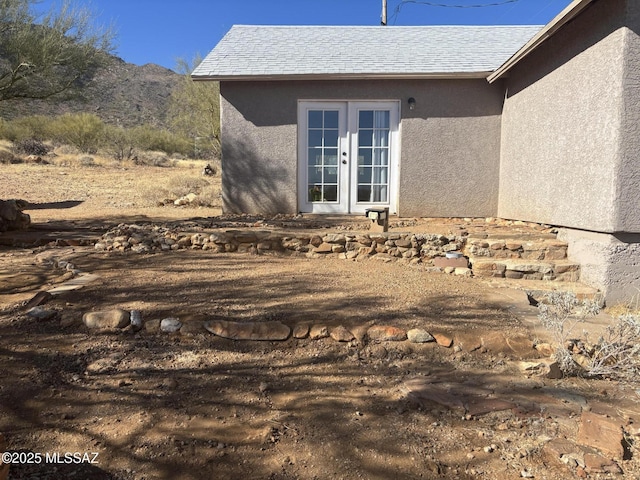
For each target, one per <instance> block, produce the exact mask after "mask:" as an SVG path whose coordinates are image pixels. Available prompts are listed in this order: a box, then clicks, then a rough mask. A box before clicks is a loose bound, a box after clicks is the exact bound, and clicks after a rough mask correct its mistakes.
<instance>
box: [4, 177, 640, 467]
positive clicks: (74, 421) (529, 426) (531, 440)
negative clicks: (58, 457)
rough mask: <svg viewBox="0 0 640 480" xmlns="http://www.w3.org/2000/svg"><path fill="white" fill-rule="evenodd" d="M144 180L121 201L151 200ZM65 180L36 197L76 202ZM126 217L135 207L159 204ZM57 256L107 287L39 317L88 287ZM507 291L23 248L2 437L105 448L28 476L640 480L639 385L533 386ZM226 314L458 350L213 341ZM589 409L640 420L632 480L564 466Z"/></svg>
mask: <svg viewBox="0 0 640 480" xmlns="http://www.w3.org/2000/svg"><path fill="white" fill-rule="evenodd" d="M39 168H43V167H39ZM89 170H90V169H89ZM158 170H159V171H158ZM143 171H144V173H145V179H146V178H147V177H150V178H149V179H148V181H149V182H153V181H155V182H160V181H163V180H162V178H163V177H162V175H166V172H167V170H164V169H156V171H154V170H153V169H148V170H147V169H144V170H141V171H138V172H131V173H132V175H133V176H134V177H135V176H138V177H140V178H141V175H140V174H141V172H143ZM49 172H50V171H49ZM35 173H42V171H40V170H28V171H27V173H25V174H22V173H20V172H19V171H18V170H17V169H16V172H15V175H14V176H12V177H11V178H9V181H8V183H7V184H8V185H11V188H12V191H11V194H10V195H7V196H21V197H25V196H26V195H24V194H22V193H29V192H33V191H35V190H33V189H34V184H33V182H35V181H37V177H38V176H37V175H35ZM112 174H113V172H112ZM12 175H13V174H12ZM21 175H23V176H21ZM70 175H87V176H88V178H89V179H90V181H89V180H87V181H86V184H83V185H85V186H87V185H88V186H90V187H91V190H88V191H87V192H88V193H87V198H100V195H101V193H99V192H100V191H103V189H105V190H106V189H107V188H109V187H108V186H107V185H104V184H103V183H102V182H108V179H109V178H110V177H109V176H108V175H104V176H103V175H95V176H92V175H91V172H86V171H85V172H77V173H71V172H69V173H68V175H67V176H70ZM127 175H128V174H127ZM154 175H157V176H155V177H154ZM125 176H126V175H125ZM21 178H22V179H24V180H25V183H21V181H20V179H21ZM27 179H28V181H26V180H27ZM123 181H124V180H123ZM145 181H146V180H145ZM30 182H31V183H30ZM125 185H126V182H125V183H122V184H121V187H120V188H121V190H120V191H119V192H118V195H119V196H120V197H128V196H130V197H131V198H134V197H135V195H136V194H135V192H132V191H131V190H126V189H125ZM132 185H133V186H132V187H129V188H134V190H135V188H136V187H135V186H136V185H137V184H136V183H135V182H133V183H132ZM49 188H53V186H47V187H46V188H44V187H43V191H46V192H47V193H46V194H43V195H42V196H41V197H37V198H36V199H35V200H34V199H29V200H30V201H39V202H45V201H62V200H70V199H72V197H71V196H70V194H69V193H68V192H61V193H54V191H53V190H49ZM87 188H89V187H87ZM94 189H95V190H94ZM73 198H79V197H73ZM105 198H106V197H105ZM134 203H135V202H134ZM103 207H104V204H103V203H100V202H97V203H95V204H91V205H89V202H88V201H87V202H84V203H83V206H77V207H74V208H83V209H84V210H78V211H77V212H78V213H76V214H74V215H75V218H76V219H77V221H78V222H84V221H96V222H97V223H99V222H98V220H99V219H100V216H101V213H102V212H104V210H103ZM105 208H106V207H105ZM119 208H120V213H119V214H120V215H125V216H129V215H131V216H136V215H140V214H141V213H142V214H145V215H146V214H147V213H149V211H147V210H145V208H144V207H140V208H137V207H127V208H124V207H119ZM149 208H151V207H149ZM153 208H159V207H153ZM71 211H73V209H69V210H67V213H69V212H71ZM176 211H177V212H182V213H181V214H182V215H183V216H186V217H191V216H199V215H192V213H194V211H193V210H191V211H190V210H185V209H182V210H180V209H172V208H168V207H164V208H163V209H160V210H159V211H158V214H157V215H156V214H154V215H153V216H154V217H162V218H167V217H172V216H174V217H175V216H177V215H178V214H177V213H176ZM41 212H44V210H42V211H41ZM50 213H52V214H53V215H51V218H56V219H58V220H60V219H63V218H64V216H63V213H64V212H58V211H57V210H56V211H55V212H54V211H53V210H52V211H51V212H50ZM35 218H36V219H37V221H39V222H44V221H45V220H46V219H47V218H45V217H44V216H43V217H38V216H35ZM92 218H93V220H91V219H92ZM51 259H55V260H64V261H67V262H71V263H72V264H73V266H74V267H75V268H76V269H79V270H81V271H83V272H90V273H92V274H96V275H98V276H99V279H98V280H97V281H95V282H92V283H89V284H87V285H85V286H84V287H83V288H82V289H80V290H77V291H74V292H67V293H65V294H63V295H60V296H56V297H54V298H53V299H52V300H50V301H49V302H48V303H46V304H45V305H43V307H44V308H46V309H48V310H51V311H55V316H54V317H53V318H52V319H50V320H37V319H34V318H31V317H29V316H28V315H26V310H25V308H24V307H22V304H23V302H24V301H25V300H27V299H29V298H31V297H32V296H33V295H34V294H35V293H36V292H37V291H39V290H41V289H46V288H50V287H51V286H54V285H59V284H60V283H62V282H64V281H66V280H68V279H69V274H68V271H67V270H65V269H61V268H54V267H53V266H52V265H51V264H50V263H48V260H51ZM487 289H488V287H487V286H486V285H485V284H483V283H480V282H479V281H477V280H475V279H472V278H465V277H455V276H449V275H444V274H437V273H428V272H425V271H424V270H423V269H419V268H411V267H409V266H406V265H400V264H396V263H392V264H385V263H380V262H362V263H360V262H348V261H344V260H338V259H323V260H317V259H314V260H310V259H304V258H290V257H278V256H270V255H260V256H256V255H249V254H213V253H209V252H204V251H189V250H185V251H176V252H166V253H156V254H149V255H136V254H132V253H126V254H108V253H103V252H95V251H94V250H93V249H91V248H88V247H65V248H59V247H58V248H37V249H26V250H25V249H18V248H6V247H3V248H2V249H1V250H0V372H3V373H2V382H1V383H0V432H2V433H4V435H5V436H6V438H7V441H8V447H9V449H10V450H11V451H22V452H24V453H27V452H31V453H32V454H35V453H42V454H43V455H44V454H45V453H55V452H57V453H62V454H63V457H62V458H63V459H64V453H65V452H79V453H89V454H90V458H89V459H88V460H91V459H93V452H95V453H97V454H98V455H97V457H96V458H95V460H96V462H97V463H90V462H89V461H83V462H81V463H76V462H73V461H72V462H70V463H64V461H60V462H57V463H55V464H54V463H40V464H35V465H33V464H32V465H24V464H23V465H16V464H14V465H13V466H12V467H11V476H10V478H18V479H33V480H36V479H59V478H70V479H88V478H91V479H94V478H95V479H122V480H130V479H131V480H132V479H137V480H142V479H185V480H195V479H211V478H216V479H218V478H219V479H226V478H228V479H237V478H247V479H314V478H315V479H326V478H340V479H359V478H366V479H389V478H402V479H405V478H406V479H414V478H416V479H417V478H426V479H438V478H446V479H472V478H473V479H475V478H487V479H497V478H500V479H517V478H536V479H559V478H574V477H576V476H577V475H583V476H585V477H584V478H610V477H611V478H629V479H631V478H638V476H639V475H640V468H639V465H638V462H637V460H636V455H635V447H634V445H633V441H634V438H635V437H634V434H635V433H640V432H636V429H635V428H634V424H633V419H634V418H639V416H640V409H638V407H637V400H638V397H637V393H636V390H635V388H634V386H633V385H623V384H618V383H615V382H608V381H586V380H581V379H575V378H569V379H559V380H551V379H545V378H541V377H537V376H533V375H532V376H526V375H524V374H523V373H521V371H520V370H519V369H518V361H519V360H521V359H523V358H527V359H535V357H536V352H535V351H534V350H533V349H532V348H531V345H532V342H533V335H532V334H531V333H530V330H529V329H527V328H526V327H525V326H524V325H523V324H522V322H521V321H520V319H519V318H517V317H516V316H514V315H513V314H512V313H511V312H510V311H509V310H508V309H506V308H505V305H503V304H500V303H497V302H495V301H491V300H488V298H492V297H491V295H489V294H488V291H487ZM105 308H123V309H126V310H131V309H138V310H140V311H141V312H142V314H143V318H144V319H145V320H150V319H160V318H165V317H178V318H180V319H181V321H183V322H184V323H185V324H188V325H189V326H190V328H188V329H184V330H183V331H182V333H181V334H167V333H151V332H147V331H145V330H142V331H140V332H137V333H136V332H134V331H132V330H131V328H126V329H124V330H121V331H120V330H118V331H102V332H99V333H93V332H90V331H89V330H87V329H86V328H85V327H83V326H81V325H80V321H81V317H82V314H83V313H85V312H87V311H91V310H101V309H105ZM211 318H222V319H226V320H232V321H233V320H235V321H257V322H262V321H281V322H283V323H285V324H287V325H289V326H291V327H295V326H296V325H301V324H312V325H325V326H327V327H330V328H331V327H337V326H340V325H341V326H344V327H345V328H347V329H349V330H351V331H355V332H364V331H365V330H366V327H368V326H371V325H386V326H394V327H399V328H402V329H404V330H408V329H411V328H423V329H425V330H428V331H429V332H432V333H442V334H445V335H447V336H449V337H451V338H453V340H454V343H453V346H452V347H451V348H445V347H443V346H439V345H437V344H436V343H435V342H431V343H424V344H418V343H412V342H410V341H407V340H405V341H382V342H380V341H373V340H371V339H367V337H362V336H360V337H359V338H357V339H356V340H354V341H351V342H337V341H335V340H333V339H332V338H321V339H316V340H312V339H310V338H303V339H295V338H289V339H288V340H286V341H284V342H243V341H234V340H227V339H224V338H221V337H217V336H215V335H212V334H211V333H209V332H207V331H206V330H204V329H203V328H202V327H201V325H202V323H201V322H202V320H203V319H211ZM584 412H591V413H594V414H598V415H603V414H608V415H609V417H610V418H623V419H624V420H625V422H626V423H625V432H626V435H625V438H626V441H628V442H629V445H627V447H626V453H625V454H624V456H625V459H622V458H616V459H615V463H614V462H609V464H607V465H609V467H610V469H611V470H614V469H615V467H614V466H613V465H617V466H618V467H620V468H621V469H622V471H623V472H624V473H623V474H621V475H620V474H618V475H614V474H613V473H610V472H607V471H606V469H605V465H604V464H603V461H600V464H598V465H599V466H600V467H602V468H601V470H602V472H600V473H598V472H597V471H595V468H594V465H595V464H594V463H593V462H591V463H590V465H591V466H590V467H589V468H590V470H589V469H588V468H586V467H587V466H586V465H585V466H584V467H583V466H582V465H584V461H585V458H584V452H583V451H581V452H582V457H580V458H578V459H577V460H575V459H573V460H572V458H573V457H570V456H567V455H565V461H564V462H562V461H560V460H559V458H553V457H554V455H555V453H554V452H556V450H558V449H560V450H562V448H565V449H571V448H574V447H572V446H569V447H567V446H566V445H565V447H562V448H561V447H557V442H558V441H564V442H568V443H569V444H571V443H573V445H574V446H575V440H576V439H577V438H578V437H579V428H580V426H581V418H582V416H583V415H584ZM583 440H584V439H583ZM585 441H586V440H585ZM554 442H555V443H554ZM583 443H584V442H583ZM595 452H596V450H594V453H595ZM564 453H565V454H566V453H572V452H564ZM600 453H601V454H602V452H600ZM601 456H602V458H605V460H606V459H607V458H614V457H615V453H604V454H602V455H601ZM558 457H559V455H558ZM578 457H579V455H578ZM85 460H87V459H85ZM596 463H597V462H596ZM604 463H607V462H606V461H605V462H604ZM609 467H607V468H609Z"/></svg>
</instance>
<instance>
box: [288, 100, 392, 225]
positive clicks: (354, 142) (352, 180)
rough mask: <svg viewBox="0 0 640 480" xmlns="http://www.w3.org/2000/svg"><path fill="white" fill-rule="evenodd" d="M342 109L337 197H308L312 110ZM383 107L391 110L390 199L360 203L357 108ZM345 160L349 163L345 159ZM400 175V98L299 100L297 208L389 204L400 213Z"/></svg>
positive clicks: (360, 209) (361, 208) (337, 209)
mask: <svg viewBox="0 0 640 480" xmlns="http://www.w3.org/2000/svg"><path fill="white" fill-rule="evenodd" d="M318 109H330V110H338V111H339V119H340V122H339V140H338V157H339V158H338V167H339V168H338V185H339V188H338V201H337V202H322V203H320V202H312V201H309V192H308V191H307V190H308V188H307V186H308V181H307V178H308V165H307V161H308V158H307V155H308V149H307V141H308V138H307V135H308V112H309V110H318ZM373 109H382V110H389V112H390V139H389V144H390V150H389V157H390V158H389V171H388V176H389V177H388V185H389V193H388V195H389V196H388V199H389V202H388V203H358V202H357V182H358V162H357V159H358V138H357V135H358V129H357V126H358V111H359V110H373ZM344 162H346V163H344ZM399 178H400V101H398V100H379V101H378V100H362V101H354V100H299V101H298V210H299V211H301V212H307V213H320V214H322V213H336V214H363V213H364V212H365V210H366V209H367V208H371V207H387V206H388V207H389V212H390V213H392V214H395V213H397V203H398V184H399Z"/></svg>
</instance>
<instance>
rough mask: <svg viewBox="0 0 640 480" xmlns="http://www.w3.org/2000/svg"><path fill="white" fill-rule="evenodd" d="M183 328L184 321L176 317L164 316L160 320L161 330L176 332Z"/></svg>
mask: <svg viewBox="0 0 640 480" xmlns="http://www.w3.org/2000/svg"><path fill="white" fill-rule="evenodd" d="M180 328H182V323H181V322H180V320H178V319H177V318H175V317H168V318H163V319H162V320H161V321H160V330H161V331H163V332H165V333H174V332H177V331H178V330H180Z"/></svg>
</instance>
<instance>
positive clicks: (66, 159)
mask: <svg viewBox="0 0 640 480" xmlns="http://www.w3.org/2000/svg"><path fill="white" fill-rule="evenodd" d="M3 148H6V146H3V145H0V152H1V151H2V149H3ZM62 151H66V152H68V150H64V149H63V150H62ZM47 161H48V162H49V163H48V164H37V163H24V162H23V163H19V164H6V165H2V171H3V181H2V197H3V198H21V199H24V200H26V201H28V202H31V203H34V204H47V205H51V206H47V208H40V209H34V210H30V211H28V212H27V213H29V214H30V215H31V218H32V220H33V221H35V222H39V221H48V220H55V219H64V220H85V219H89V218H99V217H102V218H105V219H106V218H111V219H116V218H117V219H121V221H128V220H127V219H132V218H134V217H135V218H137V217H140V216H144V217H146V218H157V219H162V220H168V219H178V218H184V217H185V216H187V217H190V216H193V215H198V216H215V215H219V214H220V213H221V211H220V205H221V196H220V191H221V188H220V175H215V176H209V177H203V176H202V169H203V168H204V166H205V165H206V164H207V162H206V161H201V160H177V159H172V165H173V166H172V167H170V168H160V167H153V166H147V165H138V164H136V163H134V162H133V161H127V162H117V161H115V160H114V159H113V158H111V157H107V156H103V155H100V154H98V155H86V154H78V153H62V152H61V150H59V149H56V156H50V157H48V158H47ZM192 192H193V193H196V194H198V195H199V196H198V198H197V200H196V201H194V202H193V203H191V204H189V205H185V206H182V207H176V206H175V205H173V202H170V204H165V203H164V202H163V201H164V200H165V199H168V198H170V197H171V196H173V195H175V196H176V198H177V196H179V195H185V194H187V193H192ZM70 201H72V202H79V203H78V204H77V205H76V206H73V207H72V208H70V207H68V206H67V207H63V206H62V205H63V204H64V203H65V202H67V203H68V202H70ZM57 203H60V205H61V206H60V207H56V206H55V204H57ZM196 210H197V213H195V212H196Z"/></svg>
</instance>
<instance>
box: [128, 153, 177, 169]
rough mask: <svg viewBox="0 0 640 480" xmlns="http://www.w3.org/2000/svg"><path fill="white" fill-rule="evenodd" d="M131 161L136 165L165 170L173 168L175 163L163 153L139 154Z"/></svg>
mask: <svg viewBox="0 0 640 480" xmlns="http://www.w3.org/2000/svg"><path fill="white" fill-rule="evenodd" d="M133 160H134V163H135V164H136V165H148V166H151V167H165V168H170V167H174V166H175V161H174V160H171V159H170V158H169V157H168V156H167V154H166V153H164V152H140V153H138V155H136V156H135V157H134V159H133Z"/></svg>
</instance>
